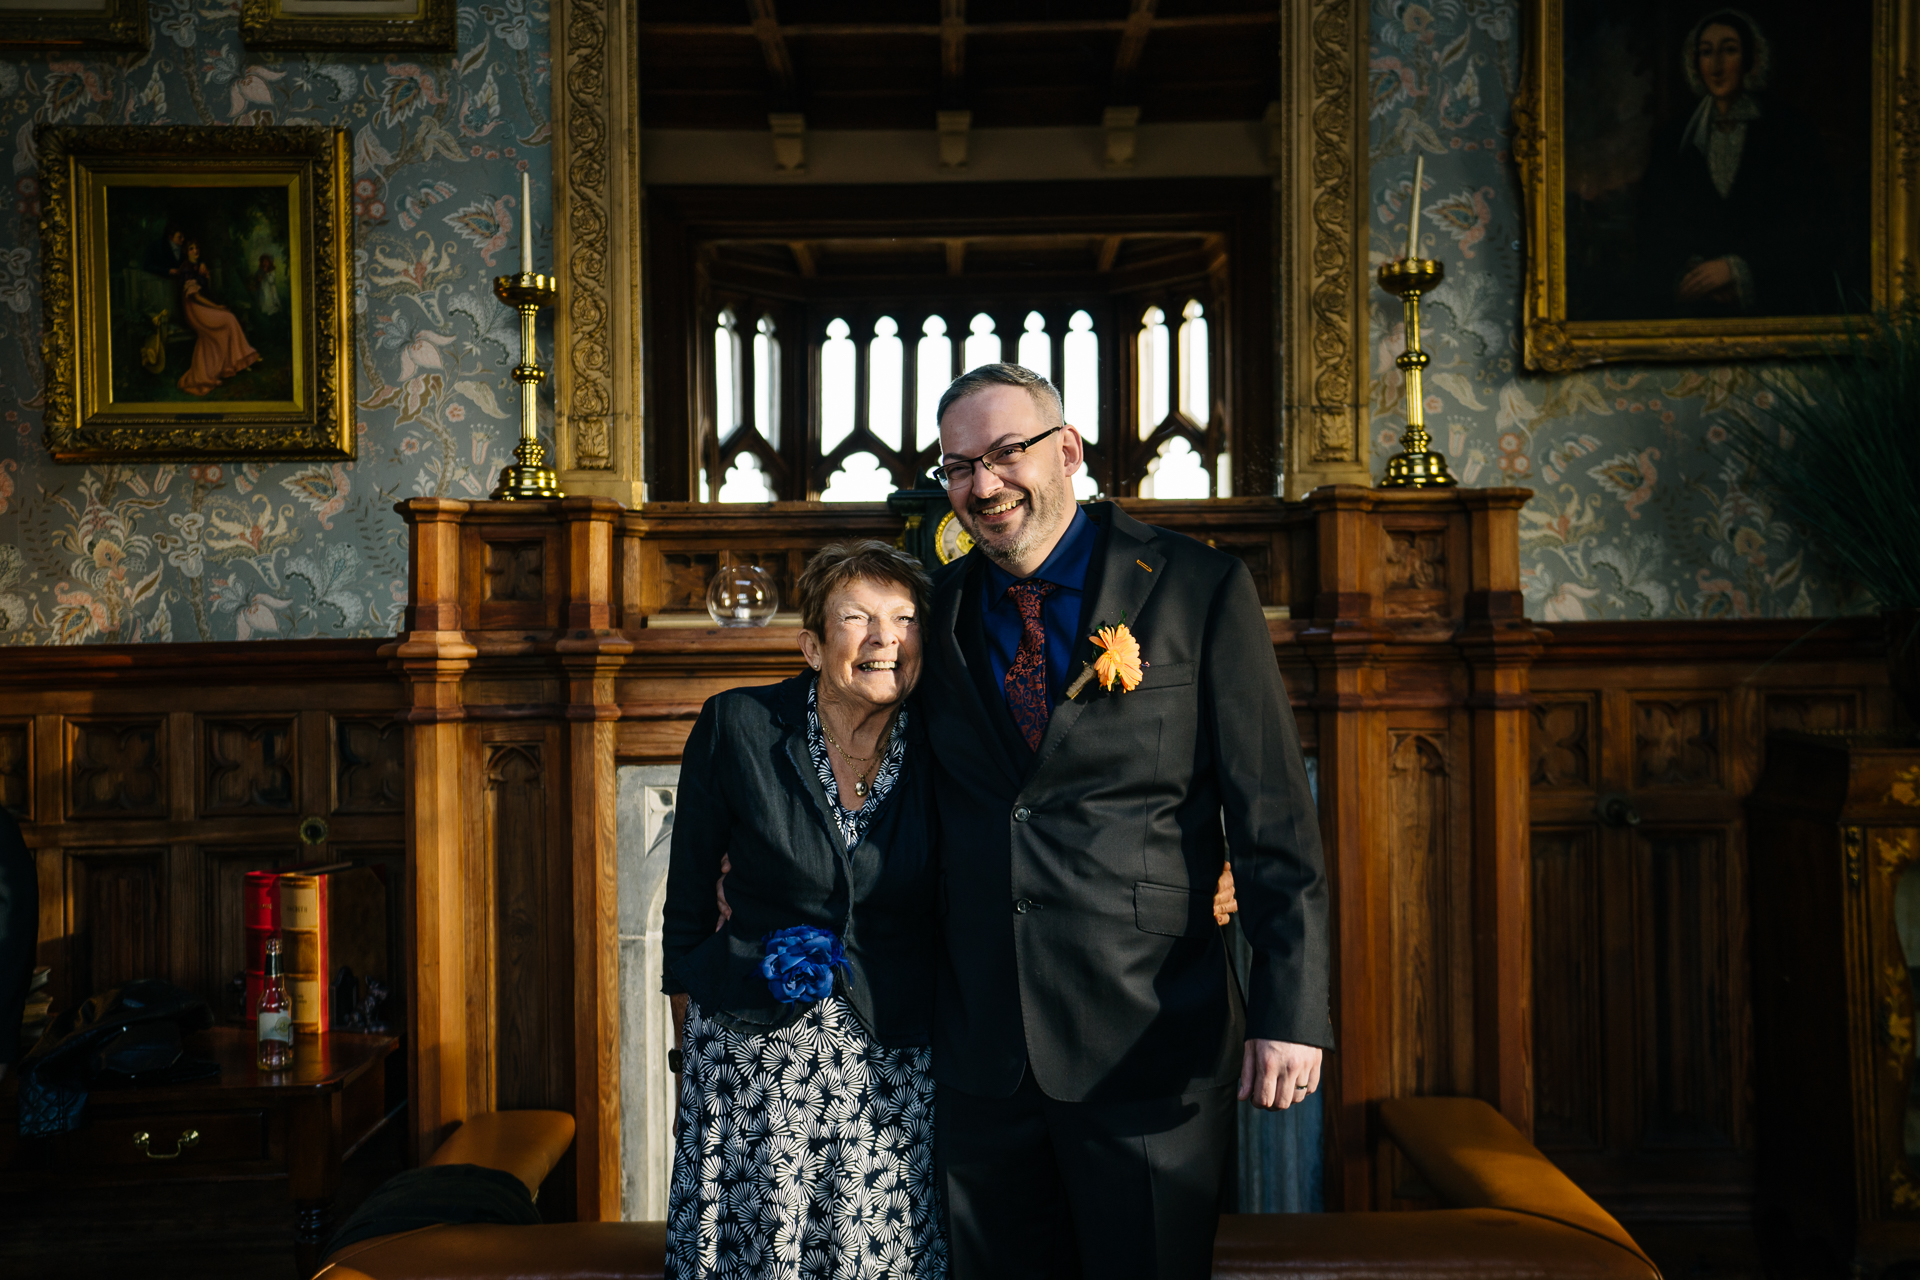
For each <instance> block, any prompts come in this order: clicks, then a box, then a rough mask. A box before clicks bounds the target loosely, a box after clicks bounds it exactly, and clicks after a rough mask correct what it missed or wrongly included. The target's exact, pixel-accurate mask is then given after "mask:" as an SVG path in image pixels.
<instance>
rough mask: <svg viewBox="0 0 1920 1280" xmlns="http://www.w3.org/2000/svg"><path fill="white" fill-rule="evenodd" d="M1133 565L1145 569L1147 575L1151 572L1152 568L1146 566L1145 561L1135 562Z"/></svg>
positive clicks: (1148, 565)
mask: <svg viewBox="0 0 1920 1280" xmlns="http://www.w3.org/2000/svg"><path fill="white" fill-rule="evenodd" d="M1134 563H1135V564H1137V565H1139V566H1140V567H1141V568H1142V569H1145V570H1146V571H1147V572H1148V573H1152V572H1153V566H1152V565H1150V564H1148V563H1147V562H1146V561H1145V560H1135V561H1134Z"/></svg>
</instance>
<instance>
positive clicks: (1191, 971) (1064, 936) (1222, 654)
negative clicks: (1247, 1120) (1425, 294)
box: [920, 503, 1333, 1101]
mask: <svg viewBox="0 0 1920 1280" xmlns="http://www.w3.org/2000/svg"><path fill="white" fill-rule="evenodd" d="M1087 514H1088V515H1089V516H1091V517H1092V518H1093V519H1094V521H1095V522H1096V523H1097V524H1099V525H1101V526H1102V534H1101V545H1100V547H1099V549H1098V550H1097V551H1096V552H1095V554H1094V562H1093V570H1092V573H1091V574H1090V576H1089V579H1088V590H1087V596H1086V600H1087V605H1086V611H1085V613H1084V614H1083V616H1082V618H1081V623H1082V626H1081V628H1080V630H1081V636H1082V638H1081V640H1080V641H1079V643H1078V645H1077V647H1076V649H1075V651H1074V658H1073V662H1072V665H1071V668H1070V669H1071V670H1072V671H1074V672H1078V671H1079V670H1080V668H1081V665H1082V663H1083V662H1090V661H1092V660H1093V658H1094V657H1095V656H1096V655H1097V653H1098V652H1099V651H1098V650H1097V649H1096V648H1095V647H1094V645H1093V644H1092V643H1091V642H1090V641H1088V640H1087V639H1086V638H1085V637H1086V636H1088V635H1090V634H1091V633H1092V631H1093V629H1094V628H1095V627H1098V626H1101V625H1113V624H1117V623H1120V622H1122V621H1123V620H1124V621H1125V623H1126V625H1127V626H1128V628H1129V629H1130V630H1131V631H1132V632H1133V634H1134V636H1135V637H1136V638H1137V639H1138V640H1139V642H1140V645H1141V651H1142V655H1143V657H1144V658H1145V659H1146V660H1147V662H1148V663H1149V664H1150V665H1149V666H1148V667H1147V668H1146V671H1145V678H1144V679H1143V680H1142V682H1141V684H1140V686H1139V687H1138V688H1136V689H1135V690H1134V691H1133V692H1131V693H1123V692H1120V691H1119V690H1118V689H1116V690H1115V691H1113V692H1111V693H1108V692H1105V691H1103V690H1102V689H1101V688H1100V686H1099V685H1098V683H1097V682H1089V683H1088V684H1087V685H1086V687H1085V688H1084V689H1082V690H1081V691H1080V693H1079V695H1078V696H1077V697H1075V698H1073V699H1072V700H1071V701H1063V702H1061V703H1060V704H1059V705H1058V706H1056V707H1055V708H1054V710H1053V713H1052V717H1051V719H1050V721H1049V723H1048V726H1047V731H1046V736H1045V737H1044V738H1042V739H1041V742H1040V749H1039V751H1038V752H1037V753H1036V752H1032V751H1028V750H1027V749H1026V745H1025V742H1024V741H1023V740H1022V739H1021V738H1020V737H1019V735H1018V733H1017V732H1015V731H1014V730H1013V726H1012V719H1011V717H1010V716H1009V715H1008V713H1007V710H1006V701H1005V698H1004V697H1003V696H1002V695H1001V693H1000V691H999V690H997V689H995V688H993V687H992V682H991V676H990V675H988V676H982V674H981V673H982V672H983V671H984V670H985V658H984V649H983V644H982V632H981V623H980V607H979V598H980V593H981V585H980V577H981V572H982V568H983V565H982V561H981V557H980V555H979V554H978V553H977V552H976V553H974V554H971V555H968V556H967V557H965V558H964V559H962V560H959V561H956V562H954V563H953V564H951V565H948V566H947V567H946V568H945V569H943V570H942V571H941V573H940V574H939V575H937V576H936V578H935V581H934V597H933V607H932V609H931V610H930V613H931V617H930V618H929V625H928V627H927V629H926V635H925V644H926V652H927V656H926V672H925V674H924V675H923V677H922V679H921V684H920V690H921V698H922V701H923V703H924V705H925V707H926V709H927V715H926V729H927V735H928V739H929V741H930V743H931V745H932V750H933V755H934V758H935V760H936V761H937V762H938V766H939V767H938V770H937V772H936V777H935V784H934V787H935V793H936V795H937V797H938V805H939V812H940V817H941V835H940V845H941V900H942V904H943V911H944V914H945V920H944V929H943V931H942V932H943V949H942V951H941V960H940V966H939V972H940V978H939V984H940V985H939V998H938V1002H937V1010H936V1019H935V1030H934V1074H935V1075H936V1076H937V1077H938V1078H939V1079H940V1081H941V1083H942V1084H945V1085H949V1086H951V1087H953V1088H956V1089H960V1090H962V1091H964V1092H966V1093H970V1094H975V1095H978V1096H981V1097H1007V1096H1009V1095H1011V1094H1012V1093H1013V1092H1014V1090H1015V1089H1016V1088H1017V1087H1018V1086H1019V1084H1020V1080H1021V1076H1022V1073H1023V1070H1024V1069H1025V1068H1026V1067H1027V1066H1028V1065H1029V1064H1030V1065H1031V1067H1032V1071H1033V1075H1034V1079H1035V1081H1036V1082H1037V1083H1038V1084H1039V1086H1040V1088H1041V1089H1042V1090H1043V1091H1044V1092H1045V1093H1046V1094H1047V1095H1048V1096H1049V1097H1052V1098H1056V1099H1060V1100H1063V1101H1082V1100H1088V1101H1092V1100H1103V1101H1105V1100H1114V1101H1118V1100H1125V1099H1130V1098H1148V1097H1166V1096H1170V1095H1176V1094H1180V1093H1183V1092H1185V1091H1187V1090H1188V1089H1190V1088H1196V1087H1203V1086H1208V1085H1218V1084H1222V1083H1225V1082H1227V1081H1230V1080H1233V1079H1235V1078H1237V1075H1238V1072H1239V1063H1240V1045H1241V1042H1242V1040H1243V1038H1244V1037H1246V1036H1256V1037H1260V1038H1264V1039H1276V1040H1291V1041H1294V1042H1296V1043H1302V1044H1315V1045H1322V1046H1325V1045H1331V1044H1332V1042H1333V1037H1332V1025H1331V1021H1330V1018H1329V1014H1328V1000H1327V997H1328V991H1327V984H1328V966H1329V961H1330V956H1329V954H1328V937H1327V883H1326V876H1325V873H1324V871H1323V869H1322V863H1321V854H1320V835H1319V826H1318V822H1317V820H1316V816H1315V812H1314V803H1313V799H1312V796H1311V794H1310V793H1309V791H1308V787H1307V778H1306V771H1305V767H1304V764H1303V761H1302V759H1301V755H1300V740H1299V734H1298V731H1297V730H1296V728H1295V726H1294V722H1293V712H1292V710H1291V708H1290V707H1289V706H1288V704H1287V697H1286V691H1285V689H1284V688H1282V686H1281V681H1280V670H1279V666H1278V664H1277V663H1276V662H1275V661H1274V654H1273V640H1272V636H1271V634H1270V633H1269V631H1268V629H1267V623H1266V618H1265V615H1264V614H1263V612H1262V611H1261V607H1260V600H1259V595H1258V593H1257V592H1256V591H1255V589H1254V585H1253V579H1252V577H1251V576H1250V575H1249V574H1248V572H1247V570H1246V567H1245V566H1244V565H1243V564H1242V563H1241V562H1240V561H1239V560H1237V559H1235V558H1234V557H1232V556H1229V555H1226V554H1224V553H1222V552H1219V551H1215V550H1213V549H1211V548H1209V547H1207V546H1205V545H1203V544H1202V543H1199V542H1196V541H1195V540H1193V539H1192V538H1188V537H1186V536H1184V535H1182V534H1178V533H1174V532H1172V531H1171V530H1168V529H1160V528H1156V527H1153V526H1150V525H1145V524H1142V523H1140V522H1139V521H1138V520H1135V519H1133V518H1132V517H1130V516H1128V515H1127V514H1126V513H1125V512H1123V511H1120V510H1119V509H1118V508H1117V507H1114V506H1113V505H1111V504H1109V503H1098V504H1094V505H1092V506H1090V507H1088V508H1087ZM1229 848H1230V849H1231V850H1232V852H1233V869H1234V880H1235V884H1236V886H1237V894H1238V897H1239V901H1240V923H1241V927H1242V928H1243V929H1244V930H1245V931H1246V934H1247V937H1248V939H1249V940H1250V941H1251V943H1252V945H1253V969H1252V980H1251V989H1250V990H1249V991H1248V992H1247V993H1246V1000H1245V1002H1244V1007H1243V1003H1242V999H1241V994H1240V992H1239V989H1238V984H1237V982H1236V981H1235V979H1234V977H1233V974H1232V970H1231V967H1230V961H1229V957H1228V954H1227V949H1226V945H1225V942H1224V939H1223V936H1222V933H1221V930H1220V929H1219V928H1218V927H1217V926H1216V925H1215V924H1214V922H1213V915H1212V900H1213V889H1214V883H1215V881H1216V880H1217V879H1218V877H1219V873H1220V867H1221V864H1222V861H1223V860H1224V858H1225V856H1226V853H1227V850H1228V849H1229Z"/></svg>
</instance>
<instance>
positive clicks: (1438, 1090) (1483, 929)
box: [1281, 486, 1538, 1210]
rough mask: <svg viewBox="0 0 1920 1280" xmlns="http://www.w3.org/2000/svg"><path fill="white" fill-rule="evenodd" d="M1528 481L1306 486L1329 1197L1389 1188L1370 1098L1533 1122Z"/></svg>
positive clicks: (1377, 1200)
mask: <svg viewBox="0 0 1920 1280" xmlns="http://www.w3.org/2000/svg"><path fill="white" fill-rule="evenodd" d="M1528 496H1529V495H1528V494H1527V493H1526V492H1525V491H1522V490H1513V489H1496V490H1472V491H1453V492H1448V491H1433V490H1425V491H1397V492H1386V491H1381V490H1376V489H1363V488H1360V487H1358V486H1328V487H1325V488H1321V489H1317V490H1315V491H1314V492H1313V493H1312V494H1310V495H1308V497H1307V499H1306V501H1305V502H1304V503H1303V504H1301V505H1302V506H1303V507H1304V508H1305V509H1306V510H1307V512H1309V513H1310V514H1311V518H1312V537H1313V546H1312V556H1313V565H1314V571H1315V574H1316V581H1315V582H1314V583H1313V584H1312V587H1311V593H1310V597H1309V598H1310V600H1311V604H1310V606H1309V608H1308V609H1306V610H1298V611H1297V612H1296V619H1297V620H1296V622H1295V623H1294V631H1293V635H1292V640H1293V642H1294V644H1295V645H1297V646H1298V649H1299V650H1300V651H1301V652H1302V653H1303V654H1304V656H1305V658H1306V660H1307V662H1308V663H1310V664H1311V666H1312V667H1313V671H1314V692H1313V693H1312V695H1311V696H1310V697H1308V698H1306V699H1304V701H1305V704H1306V705H1305V707H1304V708H1303V711H1304V712H1305V713H1307V714H1310V715H1311V717H1312V720H1313V723H1314V726H1315V734H1314V737H1315V740H1316V741H1317V744H1318V748H1317V749H1318V757H1319V770H1320V822H1321V835H1322V838H1323V840H1324V842H1325V846H1326V856H1327V870H1328V876H1329V878H1330V880H1331V882H1332V887H1333V900H1334V921H1333V925H1334V930H1333V932H1334V939H1333V942H1334V955H1335V973H1334V1021H1335V1026H1336V1028H1337V1030H1338V1034H1339V1045H1338V1048H1337V1050H1336V1052H1335V1053H1334V1054H1333V1055H1332V1056H1331V1058H1330V1059H1329V1077H1330V1079H1329V1084H1328V1097H1327V1105H1328V1112H1327V1114H1328V1117H1329V1121H1328V1124H1329V1135H1328V1149H1327V1156H1328V1168H1327V1182H1326V1195H1327V1202H1328V1207H1329V1208H1344V1209H1348V1210H1356V1209H1369V1208H1387V1207H1391V1206H1392V1205H1393V1204H1394V1203H1395V1202H1396V1200H1397V1198H1398V1193H1397V1192H1396V1190H1395V1188H1396V1185H1397V1183H1398V1181H1399V1179H1398V1177H1397V1176H1396V1170H1395V1168H1394V1163H1393V1162H1394V1157H1393V1155H1392V1153H1391V1151H1390V1149H1388V1148H1386V1147H1385V1146H1383V1144H1382V1143H1381V1142H1380V1139H1379V1135H1378V1133H1377V1131H1376V1128H1375V1126H1374V1123H1373V1113H1374V1107H1375V1104H1377V1102H1378V1101H1379V1100H1380V1099H1383V1098H1388V1097H1399V1096H1405V1095H1409V1094H1455V1095H1458V1094H1469V1095H1475V1096H1479V1097H1481V1098H1484V1099H1486V1100H1487V1101H1488V1102H1491V1103H1493V1104H1494V1105H1496V1106H1498V1107H1500V1108H1501V1110H1502V1111H1503V1112H1505V1113H1506V1114H1507V1115H1508V1116H1509V1117H1510V1118H1511V1119H1512V1120H1513V1121H1514V1122H1515V1123H1516V1124H1517V1125H1520V1126H1521V1127H1522V1128H1523V1129H1525V1128H1526V1127H1527V1125H1528V1124H1529V1123H1530V1117H1531V1104H1530V1080H1529V1074H1528V1072H1529V1046H1530V1040H1529V1034H1530V1024H1529V1020H1528V1007H1529V1003H1530V997H1531V970H1530V967H1529V965H1528V952H1527V947H1528V930H1529V918H1528V897H1527V877H1528V866H1529V863H1528V842H1527V805H1528V781H1527V779H1528V750H1529V740H1528V736H1527V728H1528V720H1529V717H1528V711H1527V706H1528V704H1527V681H1528V670H1529V666H1530V664H1531V662H1532V660H1533V657H1534V655H1535V654H1536V653H1537V651H1538V637H1537V633H1536V632H1535V631H1534V629H1533V628H1532V626H1531V625H1530V624H1528V623H1527V622H1526V620H1525V619H1524V618H1523V617H1522V616H1521V598H1520V592H1519V572H1520V569H1519V546H1518V512H1519V509H1520V507H1521V506H1522V505H1524V504H1525V502H1526V500H1527V498H1528ZM1302 532H1303V533H1304V529H1303V530H1302ZM1301 594H1306V593H1296V599H1298V598H1299V595H1301ZM1309 613H1310V615H1311V616H1303V615H1305V614H1309ZM1281 645H1282V650H1281V651H1282V658H1283V660H1284V658H1285V649H1286V646H1285V641H1284V640H1282V641H1281ZM1303 718H1304V717H1303Z"/></svg>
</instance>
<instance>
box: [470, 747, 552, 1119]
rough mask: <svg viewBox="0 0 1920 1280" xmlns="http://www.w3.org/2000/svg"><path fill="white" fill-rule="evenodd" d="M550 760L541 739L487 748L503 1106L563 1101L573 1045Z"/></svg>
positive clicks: (497, 1095) (499, 1100) (497, 1097)
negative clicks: (557, 922)
mask: <svg viewBox="0 0 1920 1280" xmlns="http://www.w3.org/2000/svg"><path fill="white" fill-rule="evenodd" d="M546 766H547V756H546V750H545V747H544V746H543V744H541V743H537V742H514V743H496V744H493V745H490V746H489V747H488V748H487V756H486V779H487V837H488V843H489V846H490V863H491V867H492V871H493V907H494V910H493V922H494V937H493V985H494V1047H495V1056H494V1064H493V1071H494V1099H493V1104H494V1106H495V1107H497V1108H499V1109H501V1110H511V1109H513V1108H518V1107H549V1106H553V1105H555V1104H556V1103H559V1102H564V1101H565V1100H566V1099H567V1097H568V1096H569V1092H570V1084H571V1082H570V1081H568V1080H567V1079H566V1077H565V1064H566V1061H567V1057H566V1046H567V1044H568V1042H569V1041H570V1036H569V1034H568V1030H567V1027H568V1023H569V1022H570V1020H571V1017H572V1006H571V1003H570V1002H563V1001H562V1000H561V999H559V998H558V997H559V995H560V994H561V993H563V992H565V991H567V990H568V989H569V984H568V982H567V971H566V965H567V961H566V959H565V956H566V955H567V948H566V945H565V939H564V937H561V936H556V932H555V929H554V927H553V926H554V917H555V915H556V912H564V910H565V906H564V904H563V903H561V902H557V901H556V900H555V892H554V887H555V886H554V879H555V877H554V874H553V862H554V860H555V859H557V858H558V857H560V856H562V855H560V853H559V851H558V850H552V849H549V847H548V845H549V840H548V836H549V823H548V816H549V808H548V797H547V787H548V783H549V780H548V778H547V776H546Z"/></svg>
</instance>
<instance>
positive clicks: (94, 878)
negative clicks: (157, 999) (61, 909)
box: [65, 849, 168, 992]
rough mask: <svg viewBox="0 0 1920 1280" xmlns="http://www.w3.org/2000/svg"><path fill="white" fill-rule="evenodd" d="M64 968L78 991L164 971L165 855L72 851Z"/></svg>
mask: <svg viewBox="0 0 1920 1280" xmlns="http://www.w3.org/2000/svg"><path fill="white" fill-rule="evenodd" d="M65 871H66V878H67V881H68V884H69V888H68V897H67V929H68V932H69V934H70V941H69V944H68V949H67V962H68V964H70V965H72V966H73V970H74V984H75V988H74V989H76V990H80V991H88V992H91V991H103V990H105V989H107V988H108V987H115V986H119V985H120V984H121V983H123V982H125V981H127V980H128V979H130V978H147V977H154V976H157V975H159V974H162V973H164V972H165V971H166V969H167V923H168V915H167V851H166V850H165V849H125V850H121V849H113V850H103V849H73V850H69V851H68V852H67V856H66V866H65Z"/></svg>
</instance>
